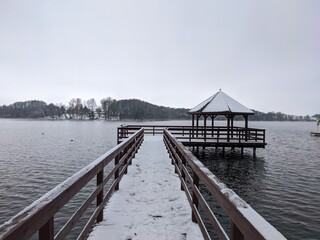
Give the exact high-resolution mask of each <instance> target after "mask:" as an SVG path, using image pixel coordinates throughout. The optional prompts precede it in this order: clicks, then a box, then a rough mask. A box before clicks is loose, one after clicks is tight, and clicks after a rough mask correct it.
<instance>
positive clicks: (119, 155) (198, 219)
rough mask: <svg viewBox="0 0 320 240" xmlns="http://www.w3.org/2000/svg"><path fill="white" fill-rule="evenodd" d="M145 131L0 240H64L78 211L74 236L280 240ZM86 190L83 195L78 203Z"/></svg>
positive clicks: (6, 228) (184, 156)
mask: <svg viewBox="0 0 320 240" xmlns="http://www.w3.org/2000/svg"><path fill="white" fill-rule="evenodd" d="M146 133H148V131H146V132H145V129H144V128H138V129H136V131H135V132H133V133H130V134H129V133H127V135H128V136H127V138H126V139H123V142H121V143H120V144H118V145H117V146H115V147H114V148H113V149H111V150H109V151H108V152H106V153H105V154H103V155H102V156H100V157H99V158H98V159H96V160H95V161H93V162H92V163H91V164H89V165H88V166H86V167H85V168H83V169H82V170H80V171H79V172H77V173H75V174H74V175H73V176H71V177H70V178H69V179H67V180H65V181H64V182H62V183H61V184H59V185H58V186H57V187H55V188H54V189H52V190H51V191H50V192H48V193H46V194H45V195H43V196H42V197H41V198H39V199H38V200H36V201H35V202H34V203H32V204H31V205H30V206H28V207H26V208H25V209H24V210H23V211H21V212H20V213H18V214H17V215H16V216H14V217H13V218H12V219H10V220H9V221H7V222H5V223H4V224H3V225H1V226H0V239H1V240H9V239H30V238H32V237H33V236H34V235H35V234H39V239H40V240H53V239H65V238H66V237H67V236H68V235H69V234H70V233H71V231H72V229H74V227H75V225H76V224H79V221H80V219H81V218H82V216H83V215H84V213H89V214H90V215H89V217H87V218H86V219H85V220H86V222H85V225H84V226H81V228H80V231H79V230H78V232H77V233H76V236H77V237H76V236H75V235H72V237H73V238H75V237H76V238H77V239H86V238H87V237H88V236H89V239H90V240H99V239H106V238H108V239H123V240H134V239H135V240H138V239H212V237H214V238H218V239H232V240H234V239H237V240H238V239H239V240H243V239H268V240H269V239H270V240H275V239H285V238H284V237H283V235H282V234H281V233H280V232H278V231H277V230H276V229H275V228H274V227H273V226H272V225H271V224H270V223H268V222H267V221H266V220H265V219H264V218H263V217H262V216H261V215H259V214H258V213H257V212H256V211H255V210H254V209H252V208H251V207H250V205H248V204H247V203H246V202H245V201H244V200H242V199H241V198H240V197H239V196H238V195H237V194H236V193H235V192H233V191H232V190H231V189H229V188H228V187H227V186H226V185H225V184H223V183H222V182H221V181H220V180H219V179H218V178H217V177H216V176H215V175H214V174H213V173H212V172H210V171H209V170H208V169H207V168H206V167H205V166H204V165H203V164H202V163H201V162H200V161H199V160H198V159H197V158H196V157H195V156H194V155H192V153H191V152H190V151H189V150H188V149H187V148H186V147H185V146H184V145H183V144H182V143H181V142H180V141H179V140H178V139H177V138H175V137H174V135H173V134H172V133H171V132H170V131H169V130H168V129H162V130H161V135H157V136H145V134H146ZM153 134H154V133H153ZM129 135H130V136H129ZM92 180H95V182H96V184H95V186H94V184H92V183H93V182H92ZM90 182H91V184H90ZM107 183H108V185H107ZM106 185H107V186H108V187H107V188H106ZM85 187H86V188H88V190H89V187H90V191H89V192H88V195H87V196H85V197H82V198H81V199H79V198H77V194H78V193H79V192H80V191H81V190H82V189H83V188H85ZM75 198H77V199H76V200H77V201H76V202H77V203H78V204H79V205H77V206H72V209H73V211H74V210H75V211H74V212H72V213H70V212H68V216H69V219H67V220H65V223H64V225H63V226H62V227H61V226H60V225H61V224H56V223H55V218H56V214H57V213H61V212H63V210H64V208H63V207H64V206H65V205H66V204H67V203H70V202H71V200H74V199H75ZM212 203H213V205H212ZM77 207H78V208H77ZM92 207H93V209H92ZM217 210H218V212H217ZM222 210H223V216H225V217H224V220H223V219H221V211H222ZM87 215H88V214H87ZM217 216H218V217H217ZM226 219H227V221H226ZM228 220H229V221H228ZM221 221H222V222H221ZM228 222H230V225H229V224H227V223H228ZM55 228H57V229H55Z"/></svg>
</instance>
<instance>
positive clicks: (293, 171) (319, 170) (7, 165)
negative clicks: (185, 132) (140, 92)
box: [0, 119, 320, 239]
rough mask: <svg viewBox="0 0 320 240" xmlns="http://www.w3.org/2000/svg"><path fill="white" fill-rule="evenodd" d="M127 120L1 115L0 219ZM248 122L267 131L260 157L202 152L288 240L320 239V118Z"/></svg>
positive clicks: (100, 147) (102, 145)
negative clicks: (318, 131) (319, 129)
mask: <svg viewBox="0 0 320 240" xmlns="http://www.w3.org/2000/svg"><path fill="white" fill-rule="evenodd" d="M122 123H123V122H104V121H45V120H38V121H37V120H4V119H0V224H2V223H3V222H4V221H6V220H8V219H9V218H11V217H12V216H13V215H15V214H17V213H18V212H19V211H21V210H22V209H23V208H24V207H26V206H27V205H29V204H30V203H32V202H33V201H34V200H36V199H37V198H38V197H40V196H42V195H43V194H44V193H46V192H47V191H49V190H50V189H52V188H53V187H55V186H56V185H57V184H59V183H60V182H62V181H63V180H65V179H66V178H68V177H70V176H71V175H72V174H74V173H75V172H77V171H78V170H80V169H81V168H83V167H84V166H86V165H87V164H89V163H90V162H92V161H93V160H95V159H96V158H97V157H99V156H100V155H101V154H103V153H104V152H106V151H107V150H109V149H110V148H111V147H113V146H115V144H116V128H117V126H119V125H120V124H122ZM145 124H152V123H151V122H145ZM153 124H168V125H174V124H183V125H189V122H158V123H157V122H156V123H155V122H153ZM240 125H241V124H240ZM250 125H251V126H252V127H258V128H266V130H267V131H266V136H267V143H268V145H267V146H266V149H259V150H258V151H257V158H256V159H253V158H252V152H251V151H249V150H247V151H245V156H244V157H243V158H241V156H240V152H239V151H238V150H235V151H229V152H226V155H225V157H222V154H221V152H220V151H218V152H215V151H214V150H212V149H211V150H210V149H206V150H205V151H204V152H199V153H198V156H199V158H201V160H202V161H203V162H204V163H205V165H207V166H208V167H209V168H210V169H211V170H212V171H213V172H214V174H216V175H217V176H218V177H219V178H221V179H222V180H223V181H224V182H225V183H226V184H227V185H228V186H229V187H231V188H232V189H233V190H234V191H235V192H237V193H238V194H239V195H240V196H241V197H242V198H243V199H245V200H246V201H247V202H248V203H249V204H251V206H252V207H253V208H254V209H255V210H256V211H257V212H259V213H260V214H261V215H262V216H263V217H265V218H266V219H267V220H268V221H269V222H270V223H271V224H272V225H274V226H275V227H276V228H277V229H278V230H279V231H280V232H281V233H282V234H284V235H285V236H286V237H287V238H288V239H320V184H319V183H320V163H319V161H320V148H319V146H320V138H316V137H311V136H310V135H309V132H310V131H313V130H315V128H316V127H315V124H314V123H291V122H289V123H288V122H284V123H283V122H281V123H280V122H252V123H250ZM62 218H63V217H62Z"/></svg>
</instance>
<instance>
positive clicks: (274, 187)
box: [194, 122, 320, 239]
mask: <svg viewBox="0 0 320 240" xmlns="http://www.w3.org/2000/svg"><path fill="white" fill-rule="evenodd" d="M250 125H251V127H257V128H266V142H267V144H268V145H267V146H266V149H258V150H257V158H256V159H254V158H253V157H252V150H246V151H245V155H244V157H241V153H240V150H237V149H236V150H235V151H232V150H229V151H228V152H226V154H225V156H223V154H222V151H221V150H220V151H219V150H218V151H217V152H216V151H215V149H210V148H207V149H206V150H205V151H201V150H200V151H199V152H197V151H195V152H194V154H195V155H197V157H198V158H199V159H201V160H202V162H203V163H204V164H205V165H206V166H207V167H208V168H209V169H210V170H211V171H212V172H213V173H214V174H215V175H216V176H218V177H219V178H220V179H221V180H222V181H223V182H224V183H226V184H227V185H228V186H229V187H230V188H232V189H233V190H234V191H235V192H236V193H237V194H238V195H239V196H240V197H242V198H243V199H244V200H245V201H246V202H247V203H249V204H250V205H251V206H252V207H253V208H254V209H255V210H256V211H257V212H258V213H260V214H261V215H262V216H263V217H264V218H265V219H266V220H267V221H269V222H270V223H271V224H272V225H273V226H275V227H276V228H277V229H278V230H279V231H280V232H281V233H282V234H283V235H284V236H285V237H287V238H288V239H320V138H319V137H312V136H310V131H315V130H316V124H315V123H310V122H252V123H250Z"/></svg>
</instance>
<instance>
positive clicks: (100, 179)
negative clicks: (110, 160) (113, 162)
mask: <svg viewBox="0 0 320 240" xmlns="http://www.w3.org/2000/svg"><path fill="white" fill-rule="evenodd" d="M102 183H103V169H102V170H101V171H100V172H99V173H98V174H97V186H99V185H100V184H102ZM102 202H103V187H102V189H101V191H100V192H99V193H98V195H97V207H99V206H100V205H101V204H102ZM102 220H103V210H102V211H101V212H100V213H99V215H98V217H97V222H101V221H102Z"/></svg>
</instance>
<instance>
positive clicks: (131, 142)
mask: <svg viewBox="0 0 320 240" xmlns="http://www.w3.org/2000/svg"><path fill="white" fill-rule="evenodd" d="M143 136H144V134H143V129H140V130H139V131H137V132H136V133H134V134H133V135H132V136H131V137H130V138H128V139H126V140H125V141H123V142H122V143H121V144H119V145H117V146H116V147H114V148H113V149H111V150H110V151H108V152H107V153H105V154H104V155H102V156H101V157H99V158H98V159H96V160H95V161H94V162H92V163H91V164H90V165H88V166H87V167H85V168H83V169H82V170H80V171H79V172H77V173H76V174H74V175H73V176H72V177H70V178H69V179H67V180H66V181H64V182H63V183H61V184H60V185H58V186H57V187H55V188H54V189H53V190H51V191H50V192H48V193H47V194H45V195H44V196H42V197H41V198H39V199H38V200H36V201H35V202H34V203H32V204H31V205H30V206H29V207H27V208H25V209H24V210H23V211H21V212H20V213H18V214H17V215H16V216H14V217H13V218H12V219H10V220H9V221H7V222H6V223H4V224H3V225H1V226H0V239H4V240H8V239H12V240H17V239H29V238H31V237H32V236H33V235H34V234H36V233H37V232H39V239H40V240H44V239H50V240H51V239H65V237H66V236H67V235H68V234H69V232H70V231H71V230H72V228H73V227H74V226H75V224H76V223H77V222H78V221H79V219H80V218H81V216H82V215H83V214H84V213H85V212H86V210H87V209H88V207H89V206H90V204H91V203H93V202H94V201H95V200H96V207H95V210H94V211H93V214H92V215H91V217H90V218H89V220H88V222H87V223H86V225H85V227H84V228H83V229H82V231H81V233H80V234H79V236H78V238H77V239H85V237H86V236H87V234H88V232H89V231H90V229H91V228H92V225H93V223H94V222H95V221H97V222H100V221H102V220H103V207H104V205H105V203H106V202H107V201H108V199H109V198H110V197H111V195H112V193H113V192H114V190H118V189H119V182H120V180H121V178H122V176H123V175H124V174H125V173H126V172H127V167H128V165H129V164H131V161H132V158H134V156H135V153H136V152H137V151H138V149H139V147H140V145H141V143H142V141H143ZM113 160H114V161H113ZM113 162H114V166H110V165H112V164H110V163H113ZM106 166H110V167H111V171H110V172H109V173H108V174H107V176H104V169H105V168H106ZM94 177H96V182H97V184H96V187H95V189H93V191H92V193H91V194H90V195H89V196H88V197H87V199H85V201H84V202H83V203H82V205H81V207H80V208H79V209H78V210H77V211H76V212H75V213H74V214H73V215H72V216H71V217H70V219H69V220H68V221H67V222H66V224H65V225H64V226H63V227H62V228H61V229H60V230H59V231H58V233H57V234H56V235H54V233H55V229H54V227H55V224H54V218H55V214H56V213H58V212H59V210H60V209H61V208H62V207H63V206H64V205H65V204H67V203H68V202H69V201H70V200H71V199H72V198H73V197H74V196H75V195H76V194H77V193H78V192H79V191H80V190H81V189H83V188H84V187H85V186H86V185H87V184H88V183H89V182H90V180H91V179H93V178H94ZM109 180H111V181H112V184H111V186H110V188H109V189H108V191H107V193H106V194H105V195H104V192H103V189H104V186H105V185H106V183H107V182H110V181H109Z"/></svg>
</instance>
